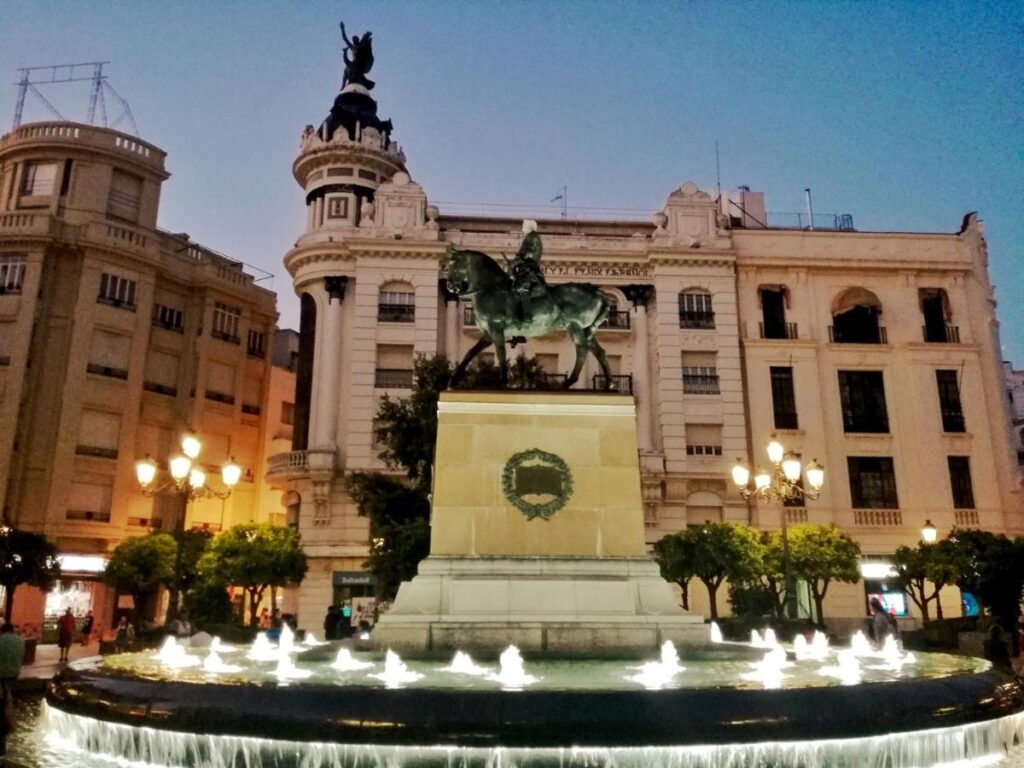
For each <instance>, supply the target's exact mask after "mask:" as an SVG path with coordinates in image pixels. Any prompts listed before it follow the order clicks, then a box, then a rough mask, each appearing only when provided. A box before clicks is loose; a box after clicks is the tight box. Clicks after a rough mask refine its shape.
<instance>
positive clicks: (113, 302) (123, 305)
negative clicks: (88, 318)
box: [96, 296, 136, 312]
mask: <svg viewBox="0 0 1024 768" xmlns="http://www.w3.org/2000/svg"><path fill="white" fill-rule="evenodd" d="M96 303H97V304H106V305H107V306H108V307H115V308H116V309H126V310H128V311H129V312H134V311H135V310H136V306H135V302H133V301H128V299H113V298H110V297H109V296H97V297H96Z"/></svg>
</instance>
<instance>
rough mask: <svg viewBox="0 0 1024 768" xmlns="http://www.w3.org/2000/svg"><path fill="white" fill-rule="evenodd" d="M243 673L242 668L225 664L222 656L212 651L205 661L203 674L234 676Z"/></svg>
mask: <svg viewBox="0 0 1024 768" xmlns="http://www.w3.org/2000/svg"><path fill="white" fill-rule="evenodd" d="M241 671H242V668H241V667H239V666H237V665H235V664H225V663H224V661H223V660H222V659H221V657H220V654H219V653H217V652H216V651H214V650H211V651H210V653H209V654H207V656H206V658H205V659H203V672H206V673H208V674H211V675H220V674H232V673H234V672H241Z"/></svg>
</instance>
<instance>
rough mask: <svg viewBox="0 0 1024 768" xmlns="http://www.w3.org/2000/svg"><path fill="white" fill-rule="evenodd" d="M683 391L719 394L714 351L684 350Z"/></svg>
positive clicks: (696, 393) (690, 393)
mask: <svg viewBox="0 0 1024 768" xmlns="http://www.w3.org/2000/svg"><path fill="white" fill-rule="evenodd" d="M682 364H683V392H684V393H686V394H688V395H717V394H718V393H719V388H718V368H717V366H716V357H715V353H714V352H683V353H682Z"/></svg>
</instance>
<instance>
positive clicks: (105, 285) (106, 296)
mask: <svg viewBox="0 0 1024 768" xmlns="http://www.w3.org/2000/svg"><path fill="white" fill-rule="evenodd" d="M135 286H136V283H135V281H134V280H129V279H128V278H127V277H118V276H117V275H111V274H109V273H107V272H104V273H103V274H102V275H100V294H99V296H97V297H96V301H97V302H98V303H100V304H109V305H110V306H112V307H120V308H121V309H130V310H131V311H132V312H134V311H135Z"/></svg>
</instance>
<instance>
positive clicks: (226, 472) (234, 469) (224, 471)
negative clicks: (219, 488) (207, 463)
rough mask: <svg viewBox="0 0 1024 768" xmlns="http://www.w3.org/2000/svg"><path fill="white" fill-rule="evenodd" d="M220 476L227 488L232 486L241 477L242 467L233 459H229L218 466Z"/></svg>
mask: <svg viewBox="0 0 1024 768" xmlns="http://www.w3.org/2000/svg"><path fill="white" fill-rule="evenodd" d="M220 477H221V480H223V481H224V485H226V486H227V487H228V488H234V487H235V486H236V485H238V481H239V480H241V479H242V468H241V467H240V466H238V465H237V464H235V462H234V461H229V462H228V463H227V464H225V465H224V466H223V467H221V468H220Z"/></svg>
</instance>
